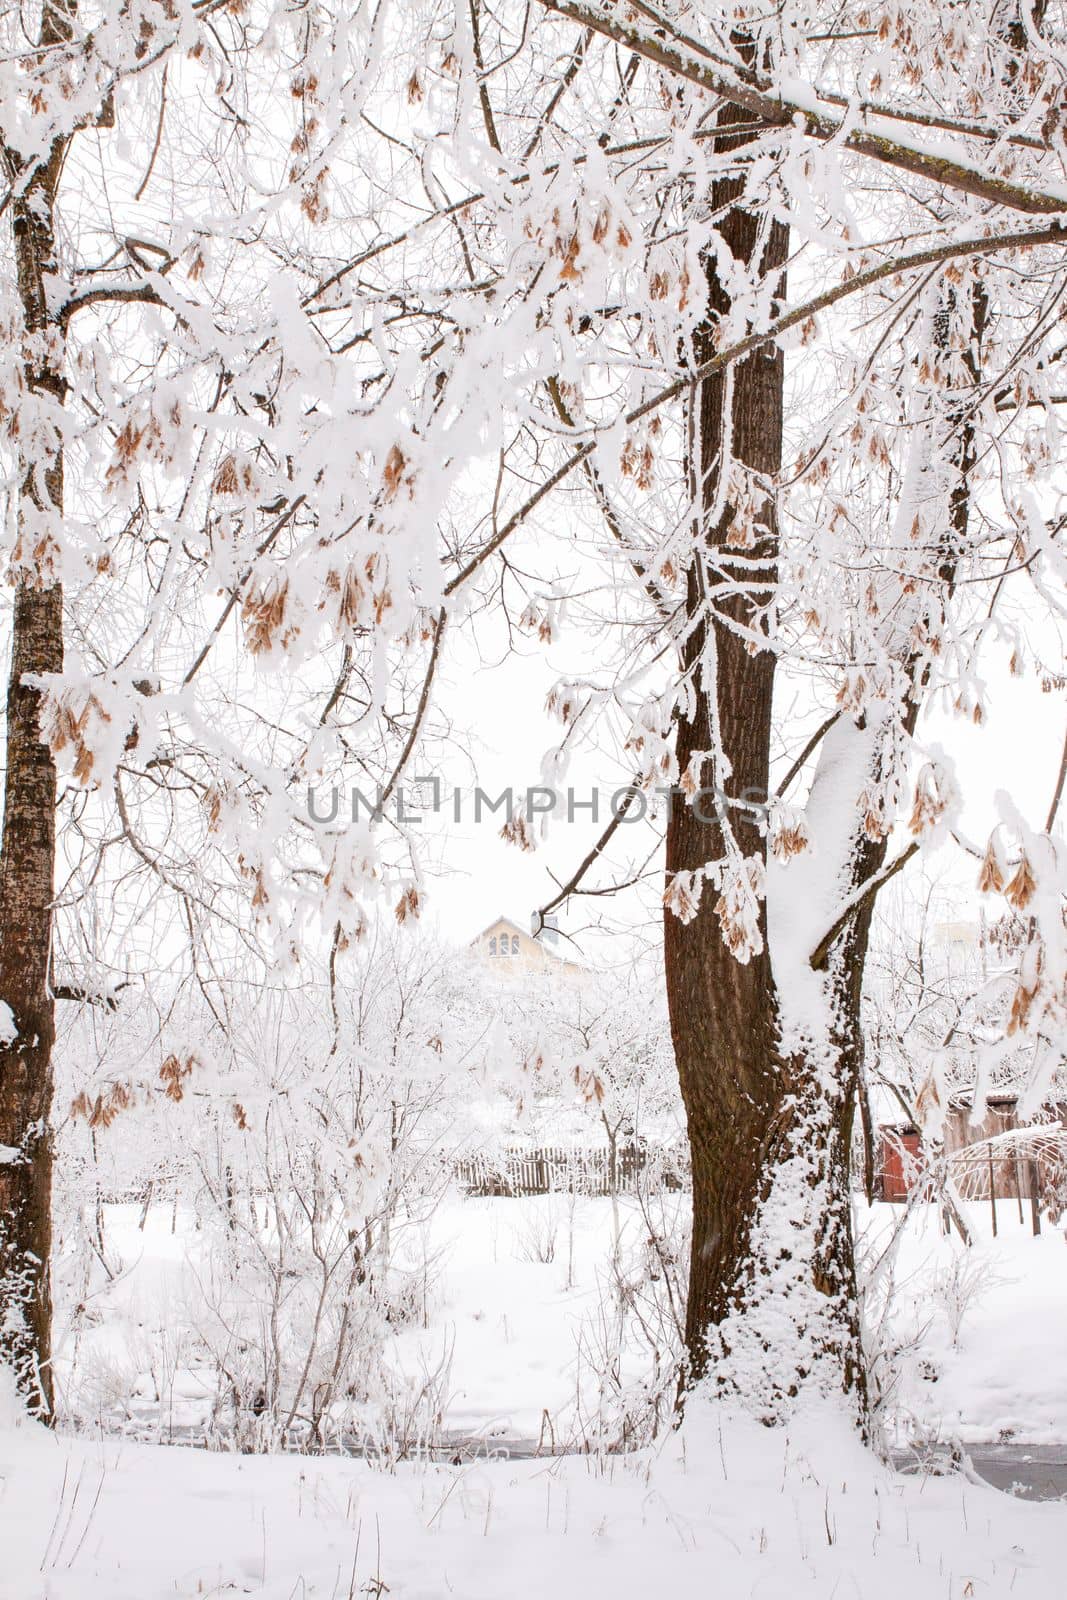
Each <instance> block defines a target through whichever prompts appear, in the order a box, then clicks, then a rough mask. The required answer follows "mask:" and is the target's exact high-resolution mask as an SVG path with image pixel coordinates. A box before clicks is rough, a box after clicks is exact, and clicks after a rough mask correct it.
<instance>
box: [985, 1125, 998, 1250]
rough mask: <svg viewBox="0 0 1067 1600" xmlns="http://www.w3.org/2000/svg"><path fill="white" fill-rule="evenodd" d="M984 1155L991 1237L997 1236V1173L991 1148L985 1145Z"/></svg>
mask: <svg viewBox="0 0 1067 1600" xmlns="http://www.w3.org/2000/svg"><path fill="white" fill-rule="evenodd" d="M986 1156H987V1158H988V1161H989V1204H990V1206H991V1207H992V1211H993V1237H994V1239H995V1238H996V1236H997V1175H996V1172H995V1170H994V1168H993V1149H992V1146H991V1145H986Z"/></svg>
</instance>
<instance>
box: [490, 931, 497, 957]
mask: <svg viewBox="0 0 1067 1600" xmlns="http://www.w3.org/2000/svg"><path fill="white" fill-rule="evenodd" d="M489 954H490V955H491V956H495V955H496V934H495V933H494V935H493V937H492V938H491V939H490V941H489Z"/></svg>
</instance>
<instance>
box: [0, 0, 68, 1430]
mask: <svg viewBox="0 0 1067 1600" xmlns="http://www.w3.org/2000/svg"><path fill="white" fill-rule="evenodd" d="M71 15H72V10H71V9H68V7H67V5H66V4H64V3H60V4H59V5H58V6H57V5H49V4H46V5H45V7H44V11H43V15H42V19H41V32H40V42H41V45H42V46H44V47H48V46H51V45H54V44H57V43H61V42H62V41H64V40H65V39H68V38H69V37H70V32H71V29H70V17H71ZM64 152H65V141H61V140H57V141H56V142H55V143H54V144H53V146H52V148H51V150H50V151H49V153H48V157H47V159H46V160H45V161H43V162H42V163H40V164H39V165H37V166H36V167H35V168H34V169H32V170H31V171H26V170H20V163H19V161H18V158H17V157H16V156H15V155H14V154H13V153H12V152H11V151H10V150H8V151H6V152H5V155H6V158H7V169H8V172H9V173H12V174H13V176H15V179H16V183H19V184H20V192H19V193H18V196H17V198H16V199H15V201H14V203H13V220H12V236H13V242H14V250H15V266H16V272H17V279H18V287H19V296H20V299H21V302H22V311H23V323H24V329H25V346H24V347H25V350H26V360H25V366H24V374H23V376H24V380H25V387H26V393H27V398H28V399H29V401H30V403H31V404H36V405H37V407H38V410H37V418H38V422H39V423H41V422H44V427H43V428H42V427H40V426H39V427H38V429H37V430H36V434H37V439H38V442H39V441H40V439H41V437H42V436H44V435H46V434H47V422H46V421H45V418H46V415H47V412H48V411H49V410H50V409H51V408H52V407H53V406H54V407H55V408H58V407H60V406H62V404H63V398H64V381H63V375H62V365H61V363H62V349H63V345H62V337H61V329H60V326H59V323H58V321H57V319H56V316H55V312H54V308H52V307H50V304H49V293H48V291H49V275H50V274H51V273H52V272H54V270H55V267H54V251H55V236H54V225H53V213H54V207H55V198H56V190H57V188H58V184H59V176H60V171H61V168H62V163H63V156H64ZM22 470H23V489H22V498H21V503H20V507H19V540H18V547H17V550H16V555H15V561H14V577H15V596H14V608H13V616H12V643H11V661H10V670H9V675H8V691H7V727H6V734H7V750H6V766H5V775H4V817H3V835H2V844H0V1000H3V1001H4V1002H5V1003H6V1004H7V1006H8V1007H9V1008H10V1011H11V1014H12V1018H13V1021H14V1026H15V1029H16V1030H17V1032H16V1035H15V1037H14V1038H13V1039H9V1040H6V1041H5V1042H4V1043H2V1044H0V1145H2V1146H4V1147H5V1149H4V1151H3V1152H2V1153H0V1154H2V1159H0V1358H2V1359H4V1360H6V1361H7V1362H8V1363H9V1365H10V1366H11V1367H12V1369H13V1371H14V1374H15V1379H16V1383H17V1385H18V1388H19V1391H20V1393H21V1394H22V1396H23V1398H24V1400H25V1402H26V1403H27V1405H28V1407H29V1408H30V1410H31V1411H33V1412H35V1413H36V1414H38V1415H42V1416H46V1417H47V1416H50V1415H51V1413H52V1409H53V1385H52V1370H51V1321H52V1302H51V1288H50V1260H51V1250H52V1226H51V1182H52V1143H51V1131H50V1126H49V1118H50V1113H51V1105H52V1047H53V1043H54V1039H55V1019H54V1003H53V999H52V995H51V992H50V987H49V968H50V960H51V928H52V897H53V879H54V868H55V810H56V769H55V763H54V761H53V758H52V753H51V750H50V749H49V747H48V745H47V744H45V743H43V742H42V740H41V737H40V709H41V696H40V694H39V692H38V690H36V689H35V688H33V687H32V686H31V685H30V684H29V683H27V682H26V677H27V675H28V674H37V673H48V672H58V671H60V670H61V669H62V666H63V596H62V590H61V588H60V586H59V583H58V582H57V581H56V572H55V568H54V565H53V557H54V556H55V554H56V553H57V552H56V544H55V532H56V529H55V519H56V518H58V517H59V516H60V515H61V514H62V506H63V457H62V450H61V444H60V439H59V435H58V433H55V434H54V435H53V443H52V444H51V445H50V446H49V445H45V447H44V448H43V449H41V448H39V450H38V454H37V455H36V457H35V458H34V459H32V460H26V461H24V462H23V464H22Z"/></svg>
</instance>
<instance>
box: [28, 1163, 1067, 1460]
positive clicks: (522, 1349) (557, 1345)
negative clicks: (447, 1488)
mask: <svg viewBox="0 0 1067 1600" xmlns="http://www.w3.org/2000/svg"><path fill="white" fill-rule="evenodd" d="M672 1204H674V1205H675V1206H676V1207H677V1208H678V1209H677V1213H676V1214H677V1215H678V1222H677V1223H676V1224H675V1227H674V1229H673V1230H672V1229H671V1228H670V1225H669V1224H670V1213H669V1212H668V1214H667V1215H668V1239H667V1244H668V1247H669V1244H670V1233H671V1232H672V1231H675V1232H677V1233H678V1234H679V1236H681V1234H682V1224H683V1221H684V1218H683V1217H682V1216H681V1210H682V1208H683V1207H684V1205H685V1201H684V1200H682V1199H680V1198H678V1199H676V1200H675V1201H673V1202H672ZM140 1215H141V1214H140V1210H139V1208H138V1207H136V1206H114V1207H108V1208H107V1212H106V1216H105V1236H106V1239H107V1245H108V1253H109V1259H110V1261H111V1265H112V1268H113V1270H114V1268H115V1266H116V1264H117V1263H121V1270H119V1271H118V1272H117V1274H116V1277H115V1279H114V1281H112V1282H101V1279H102V1274H100V1275H98V1278H97V1283H96V1288H95V1291H94V1293H93V1295H92V1297H91V1299H89V1300H88V1301H87V1303H86V1310H85V1311H84V1312H83V1313H82V1314H80V1315H79V1317H77V1318H76V1319H74V1323H73V1331H72V1332H71V1333H69V1334H68V1335H67V1337H66V1339H65V1342H64V1343H63V1345H62V1346H61V1349H60V1351H59V1374H60V1379H61V1381H62V1382H64V1383H65V1384H66V1385H67V1388H68V1390H73V1389H75V1388H76V1390H77V1402H78V1403H77V1410H78V1412H79V1414H80V1415H81V1417H82V1418H83V1419H84V1420H87V1421H90V1422H93V1423H95V1422H100V1423H103V1424H104V1425H105V1426H109V1427H115V1426H118V1425H127V1426H128V1425H129V1423H130V1422H131V1421H133V1422H134V1423H135V1424H136V1425H137V1426H138V1427H139V1428H140V1430H141V1432H142V1435H143V1436H148V1437H154V1438H161V1439H167V1438H168V1437H171V1436H177V1437H187V1436H188V1435H187V1430H189V1429H193V1430H195V1429H196V1428H197V1427H200V1426H202V1425H203V1422H204V1419H205V1417H206V1415H207V1410H208V1407H209V1403H210V1398H211V1395H212V1394H213V1392H214V1387H215V1385H214V1380H213V1377H212V1374H211V1373H210V1371H209V1370H207V1369H206V1368H203V1367H202V1366H201V1365H200V1364H199V1363H200V1360H201V1357H199V1356H198V1353H197V1352H198V1341H197V1337H196V1332H197V1330H196V1322H197V1311H196V1307H197V1306H198V1305H200V1304H202V1303H203V1301H204V1298H205V1291H207V1298H208V1299H210V1298H211V1294H210V1288H211V1284H210V1280H211V1277H212V1273H213V1271H214V1264H213V1262H212V1259H211V1251H210V1247H209V1246H207V1245H206V1244H205V1241H204V1236H203V1235H201V1234H198V1233H196V1232H195V1231H194V1229H193V1226H192V1223H191V1219H190V1218H189V1216H188V1214H187V1213H185V1212H182V1211H181V1210H178V1211H177V1212H176V1213H172V1211H171V1209H170V1208H169V1207H166V1206H160V1207H157V1208H154V1209H153V1210H152V1211H151V1212H150V1213H149V1215H148V1218H147V1221H146V1224H145V1227H144V1229H143V1230H142V1229H141V1228H140V1227H139V1222H140ZM900 1215H901V1213H900V1210H899V1208H894V1207H889V1206H882V1205H878V1206H875V1207H874V1208H873V1209H872V1210H871V1211H870V1212H867V1211H866V1209H865V1208H863V1209H861V1213H860V1216H859V1219H858V1220H859V1224H860V1230H861V1235H862V1238H863V1241H864V1248H865V1249H866V1250H868V1251H872V1252H875V1253H877V1252H878V1251H880V1250H881V1249H882V1248H883V1247H884V1244H885V1242H886V1241H887V1240H888V1238H889V1235H890V1232H891V1230H892V1228H893V1226H894V1224H895V1223H896V1222H897V1221H898V1219H899V1217H900ZM967 1215H968V1221H969V1224H970V1226H971V1228H972V1229H973V1231H974V1234H975V1236H976V1240H977V1242H976V1244H975V1245H974V1246H973V1247H972V1248H971V1249H970V1250H963V1249H961V1246H960V1244H959V1241H958V1240H957V1239H956V1238H955V1237H952V1238H950V1239H946V1238H945V1237H944V1236H943V1235H942V1233H941V1230H940V1226H939V1222H938V1218H937V1214H936V1212H935V1211H934V1210H933V1209H932V1208H930V1207H918V1208H917V1209H916V1211H915V1213H914V1214H913V1215H912V1217H911V1218H910V1219H909V1222H908V1225H907V1227H906V1228H905V1230H904V1232H903V1236H902V1239H901V1242H900V1248H899V1252H898V1255H897V1260H896V1268H895V1289H894V1295H893V1300H892V1305H891V1313H890V1318H889V1323H888V1332H889V1337H890V1338H891V1339H892V1340H893V1342H894V1343H895V1344H896V1345H898V1346H900V1347H901V1349H902V1353H901V1354H900V1355H899V1357H898V1360H897V1363H896V1367H897V1371H898V1377H897V1379H896V1383H895V1388H894V1390H893V1392H892V1394H891V1396H890V1403H889V1412H890V1416H891V1418H892V1419H893V1421H894V1428H895V1435H896V1438H897V1441H898V1442H903V1441H904V1440H906V1439H908V1438H919V1439H960V1440H963V1441H964V1442H967V1443H976V1442H980V1441H998V1440H1007V1439H1011V1440H1015V1441H1020V1442H1027V1443H1062V1442H1067V1363H1064V1361H1063V1360H1062V1350H1063V1336H1064V1329H1065V1328H1067V1240H1065V1237H1064V1233H1063V1231H1062V1230H1061V1229H1059V1228H1049V1227H1048V1225H1047V1223H1046V1225H1045V1231H1044V1233H1043V1234H1042V1236H1041V1237H1040V1238H1034V1237H1032V1235H1031V1230H1030V1221H1029V1216H1028V1215H1027V1217H1026V1218H1025V1219H1024V1220H1023V1221H1022V1222H1020V1220H1019V1217H1018V1213H1017V1211H1016V1210H1015V1208H1014V1205H1013V1204H1011V1203H1001V1204H1000V1206H999V1207H998V1222H999V1237H998V1238H997V1240H996V1241H994V1240H993V1239H992V1238H991V1226H990V1214H989V1207H988V1205H987V1204H986V1205H980V1204H974V1205H971V1206H970V1207H968V1208H967ZM612 1217H613V1213H612V1205H611V1202H610V1201H609V1200H606V1199H584V1198H579V1199H574V1200H572V1199H569V1198H568V1197H567V1196H563V1195H558V1196H557V1195H547V1196H541V1197H535V1198H529V1199H524V1200H508V1199H503V1200H474V1199H464V1198H462V1197H459V1196H455V1197H453V1198H451V1199H449V1200H448V1201H446V1202H445V1203H444V1204H442V1205H441V1206H439V1207H438V1208H437V1209H436V1211H434V1212H433V1214H432V1215H431V1216H429V1217H428V1218H427V1219H426V1220H425V1221H423V1222H418V1223H416V1222H413V1223H411V1224H409V1225H408V1226H407V1228H406V1231H401V1233H400V1236H399V1239H398V1245H399V1253H400V1256H401V1259H402V1260H403V1261H404V1262H405V1263H406V1266H407V1269H408V1272H409V1274H410V1280H411V1285H412V1289H413V1293H414V1295H415V1300H416V1304H417V1305H418V1307H419V1309H420V1312H422V1313H424V1315H422V1316H420V1318H419V1319H418V1320H416V1321H415V1322H414V1323H413V1324H411V1325H409V1326H407V1327H405V1328H404V1329H402V1330H401V1331H399V1332H398V1333H396V1334H394V1335H393V1336H392V1339H393V1349H392V1351H391V1354H390V1359H391V1363H392V1364H393V1366H394V1367H395V1368H397V1369H398V1370H399V1371H400V1372H401V1373H403V1374H404V1375H405V1376H406V1377H407V1378H408V1379H409V1380H410V1383H411V1385H412V1386H418V1385H419V1384H423V1383H425V1382H426V1381H427V1377H428V1375H429V1377H430V1380H431V1384H432V1386H433V1388H434V1390H435V1394H436V1395H437V1396H439V1398H440V1399H441V1400H442V1401H443V1403H444V1418H443V1420H444V1426H445V1428H446V1429H447V1430H448V1431H449V1432H462V1433H471V1434H478V1435H481V1436H484V1437H487V1438H489V1439H492V1438H493V1437H507V1438H515V1437H522V1438H527V1439H531V1438H532V1439H542V1440H543V1441H544V1442H545V1443H546V1444H550V1443H552V1442H555V1443H556V1444H557V1445H567V1444H573V1443H574V1442H575V1441H576V1440H578V1439H580V1437H581V1434H582V1431H583V1427H584V1426H586V1425H587V1424H588V1421H589V1419H590V1417H591V1416H592V1414H593V1413H594V1412H595V1409H596V1403H597V1392H598V1387H599V1385H598V1370H597V1369H598V1366H603V1363H604V1360H605V1350H606V1349H611V1339H612V1325H613V1324H612V1315H611V1313H610V1311H609V1312H608V1313H607V1315H605V1313H604V1311H603V1306H604V1303H605V1297H606V1295H607V1291H608V1288H609V1285H610V1282H611V1272H610V1255H611V1246H612V1230H613V1220H612ZM620 1219H621V1252H620V1253H621V1256H622V1259H623V1260H624V1262H626V1263H628V1264H629V1268H630V1269H632V1268H633V1266H634V1263H635V1262H636V1261H638V1259H639V1257H640V1253H641V1248H642V1244H643V1241H644V1239H645V1237H646V1235H647V1228H646V1227H645V1224H644V1222H643V1220H642V1218H641V1215H640V1213H639V1211H638V1210H637V1208H636V1206H635V1205H634V1203H633V1202H627V1201H623V1202H620ZM423 1323H424V1324H425V1325H422V1324H423ZM611 1354H613V1355H614V1356H616V1357H617V1358H618V1359H619V1360H620V1361H621V1366H622V1370H623V1376H624V1377H634V1378H636V1377H638V1376H640V1373H641V1371H642V1367H643V1363H644V1362H645V1361H646V1359H647V1353H646V1351H643V1350H642V1349H641V1348H639V1347H637V1348H634V1347H631V1346H630V1345H628V1344H627V1343H626V1342H625V1340H624V1341H623V1343H622V1345H621V1347H619V1348H618V1349H611ZM172 1429H173V1430H177V1431H176V1435H172V1433H171V1430H172Z"/></svg>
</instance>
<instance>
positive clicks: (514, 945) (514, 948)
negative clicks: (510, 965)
mask: <svg viewBox="0 0 1067 1600" xmlns="http://www.w3.org/2000/svg"><path fill="white" fill-rule="evenodd" d="M511 953H512V955H513V956H517V955H518V953H519V936H518V934H517V933H513V934H512V935H511Z"/></svg>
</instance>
